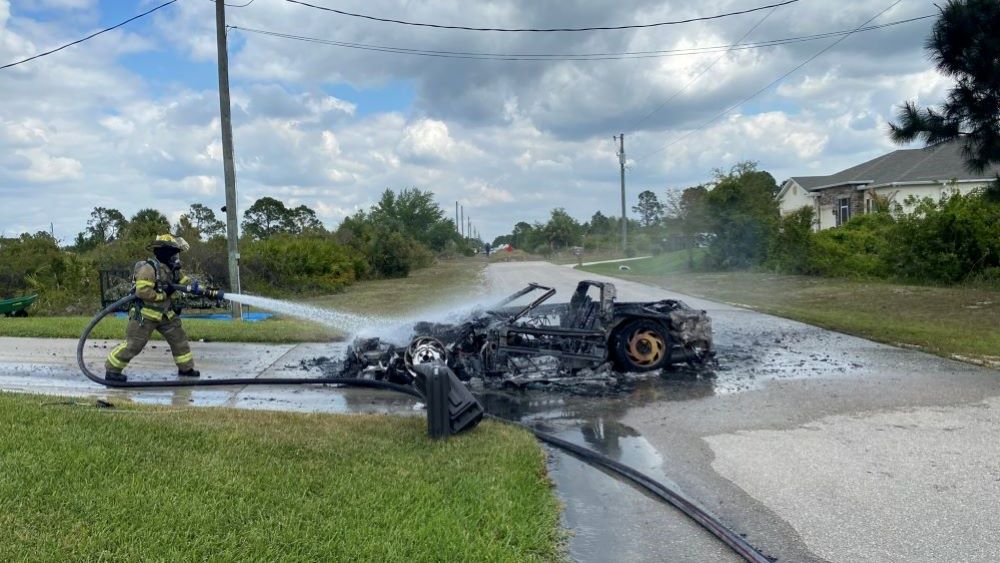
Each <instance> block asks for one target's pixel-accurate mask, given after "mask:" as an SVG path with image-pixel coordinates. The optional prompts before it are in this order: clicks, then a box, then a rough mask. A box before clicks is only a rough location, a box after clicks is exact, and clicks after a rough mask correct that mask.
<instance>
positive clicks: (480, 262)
mask: <svg viewBox="0 0 1000 563" xmlns="http://www.w3.org/2000/svg"><path fill="white" fill-rule="evenodd" d="M485 265H486V264H485V258H467V259H458V260H441V261H438V262H437V263H436V264H434V265H433V266H431V267H429V268H424V269H421V270H417V271H415V272H413V273H412V274H411V275H410V277H408V278H402V279H392V280H375V281H365V282H360V283H357V284H355V285H353V286H351V287H350V288H348V289H347V291H345V292H344V293H337V294H334V295H325V296H320V297H312V298H303V297H292V298H290V299H291V300H292V301H298V302H303V303H309V304H312V305H316V306H318V307H327V308H331V309H338V310H343V311H351V312H355V313H362V314H378V315H387V316H395V315H405V314H407V313H411V312H415V311H419V310H420V309H424V308H428V307H430V306H432V305H437V304H440V303H447V302H449V301H451V300H456V299H458V300H461V299H467V298H470V297H472V296H474V295H476V294H477V293H478V292H480V291H481V290H482V276H483V268H484V267H485ZM88 322H90V317H82V316H74V317H26V318H6V317H0V336H22V337H39V338H77V337H79V336H80V333H81V332H83V329H84V327H86V325H87V323H88ZM126 323H127V321H126V320H125V319H118V318H107V319H105V320H104V321H103V322H101V324H99V325H97V327H96V328H95V329H94V332H93V333H92V338H99V339H101V338H103V339H118V338H121V337H122V335H124V334H125V325H126ZM184 329H185V330H186V331H187V334H188V338H190V339H191V340H205V341H209V342H275V343H285V342H327V341H333V340H339V339H342V338H343V335H342V334H340V333H338V332H337V331H335V330H331V329H329V328H326V327H324V326H322V325H319V324H315V323H310V322H307V321H301V320H298V319H293V318H281V317H277V318H271V319H267V320H265V321H261V322H254V323H233V322H226V321H209V320H199V319H188V320H185V321H184ZM156 338H159V335H158V334H157V335H156Z"/></svg>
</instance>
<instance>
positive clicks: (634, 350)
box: [614, 320, 670, 372]
mask: <svg viewBox="0 0 1000 563" xmlns="http://www.w3.org/2000/svg"><path fill="white" fill-rule="evenodd" d="M614 350H615V365H616V366H617V367H618V369H619V370H621V371H626V372H628V371H652V370H655V369H660V368H662V367H663V366H665V365H666V364H667V361H668V360H669V358H670V338H669V337H668V336H667V331H666V330H665V329H664V328H663V326H662V325H660V324H659V323H655V322H653V321H645V320H640V321H633V322H631V323H628V324H627V325H625V326H624V327H623V328H622V329H621V330H619V331H618V332H617V337H616V342H615V348H614Z"/></svg>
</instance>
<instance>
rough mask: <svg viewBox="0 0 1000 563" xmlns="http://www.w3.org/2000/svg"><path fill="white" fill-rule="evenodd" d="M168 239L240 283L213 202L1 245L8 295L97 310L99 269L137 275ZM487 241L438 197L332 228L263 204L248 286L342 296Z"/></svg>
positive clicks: (273, 202)
mask: <svg viewBox="0 0 1000 563" xmlns="http://www.w3.org/2000/svg"><path fill="white" fill-rule="evenodd" d="M163 233H172V234H175V235H177V236H181V237H184V239H185V240H186V241H187V242H188V243H189V244H190V246H191V248H190V250H189V251H188V252H186V253H185V254H184V255H183V257H182V258H183V261H184V264H185V266H184V267H185V269H186V270H187V271H188V272H190V273H192V274H194V275H196V276H198V277H200V278H201V279H203V280H205V281H206V282H207V283H211V284H214V285H217V286H219V287H229V286H230V283H229V270H228V262H227V248H226V225H225V223H224V222H223V221H222V220H221V219H220V218H219V217H218V216H216V214H215V212H214V211H213V210H212V209H211V208H209V207H207V206H206V205H204V204H201V203H195V204H192V205H191V206H190V208H189V209H188V210H187V211H185V212H184V213H183V214H182V215H181V216H180V217H179V218H178V220H177V222H176V223H171V222H170V220H169V219H168V218H167V217H166V216H165V215H164V214H163V213H161V212H160V211H158V210H155V209H142V210H139V211H138V212H136V213H135V214H134V215H132V216H131V217H126V216H125V215H124V214H123V213H122V212H121V211H119V210H117V209H113V208H107V207H96V208H94V209H93V211H92V212H91V214H90V218H89V219H88V221H87V224H86V227H85V228H84V230H83V231H82V232H80V233H78V234H77V235H76V237H75V238H74V239H73V242H72V244H70V245H68V246H65V247H63V246H61V245H60V243H59V241H57V240H56V239H55V238H53V237H52V236H51V235H50V234H49V233H46V232H38V233H35V234H29V233H25V234H22V235H20V236H18V237H15V238H8V239H0V264H3V266H4V267H3V268H2V269H0V298H2V297H11V296H14V295H21V294H26V293H39V295H40V298H39V303H38V306H37V308H38V309H39V310H41V311H46V312H51V313H68V314H82V313H87V312H92V311H93V310H94V308H95V307H96V305H97V303H98V302H99V297H100V296H99V293H100V292H99V287H98V286H99V284H98V272H99V271H100V270H130V269H131V268H132V266H133V265H134V264H135V263H136V262H137V261H139V260H143V259H145V258H147V257H148V256H147V255H148V254H149V251H148V250H146V246H147V245H148V244H149V243H150V242H151V241H152V240H153V238H154V237H156V236H157V235H159V234H163ZM479 244H480V243H479V242H478V241H474V240H471V239H467V238H465V237H463V236H462V235H461V234H459V233H458V232H457V229H456V228H455V222H454V221H453V220H452V219H450V218H448V217H447V216H446V214H445V212H444V210H443V209H442V208H441V207H440V206H439V205H437V203H435V201H434V194H433V193H432V192H430V191H422V190H419V189H415V188H409V189H403V190H401V191H399V192H394V191H392V190H388V189H387V190H385V191H384V192H383V193H382V195H381V198H380V199H379V201H378V202H377V203H375V204H374V205H372V206H371V207H370V208H369V209H366V210H361V211H358V212H357V213H355V214H354V215H352V216H350V217H347V218H346V219H345V220H344V221H342V222H341V224H340V225H339V226H338V227H337V228H335V229H332V230H328V229H326V228H325V227H324V226H323V223H322V222H321V221H320V220H319V219H318V217H317V216H316V212H315V211H314V210H313V209H310V208H309V207H307V206H305V205H299V206H297V207H291V206H286V205H285V203H284V202H282V201H280V200H278V199H275V198H272V197H263V198H260V199H258V200H257V201H255V202H254V203H253V205H251V206H250V207H248V208H247V209H246V210H245V211H244V212H243V217H242V222H241V238H240V254H241V261H240V269H241V283H242V286H243V288H244V289H245V290H247V291H250V292H256V293H261V294H287V293H324V292H336V291H340V290H342V289H343V288H345V287H346V286H348V285H350V284H351V283H354V282H355V281H358V280H364V279H375V278H391V277H405V276H407V275H409V273H410V271H412V270H414V269H417V268H422V267H425V266H428V265H430V264H431V263H432V262H433V260H434V259H435V257H438V256H454V255H471V254H472V253H473V252H474V249H475V248H477V247H478V246H479Z"/></svg>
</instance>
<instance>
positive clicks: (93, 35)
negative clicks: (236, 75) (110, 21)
mask: <svg viewBox="0 0 1000 563" xmlns="http://www.w3.org/2000/svg"><path fill="white" fill-rule="evenodd" d="M174 2H177V0H170V1H169V2H164V3H163V4H160V5H159V6H156V7H155V8H152V9H150V10H147V11H145V12H143V13H141V14H139V15H136V16H132V17H131V18H129V19H127V20H125V21H123V22H121V23H117V24H115V25H113V26H111V27H106V28H104V29H102V30H100V31H96V32H94V33H91V34H90V35H88V36H86V37H83V38H81V39H77V40H76V41H72V42H70V43H67V44H65V45H63V46H61V47H57V48H55V49H52V50H49V51H45V52H44V53H38V54H37V55H32V56H30V57H28V58H26V59H22V60H20V61H15V62H12V63H8V64H5V65H3V66H0V70H3V69H5V68H10V67H12V66H17V65H20V64H24V63H26V62H28V61H33V60H35V59H38V58H41V57H44V56H46V55H51V54H52V53H56V52H58V51H62V50H63V49H65V48H67V47H72V46H73V45H77V44H79V43H83V42H84V41H87V40H88V39H93V38H94V37H97V36H98V35H101V34H103V33H107V32H109V31H111V30H113V29H118V28H119V27H121V26H123V25H125V24H127V23H129V22H133V21H135V20H137V19H139V18H142V17H145V16H148V15H149V14H152V13H153V12H155V11H157V10H159V9H161V8H166V7H167V6H169V5H171V4H173V3H174Z"/></svg>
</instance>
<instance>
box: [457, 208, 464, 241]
mask: <svg viewBox="0 0 1000 563" xmlns="http://www.w3.org/2000/svg"><path fill="white" fill-rule="evenodd" d="M458 229H459V231H458V232H459V233H461V234H462V238H465V206H464V205H463V206H462V212H461V213H459V215H458Z"/></svg>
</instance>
